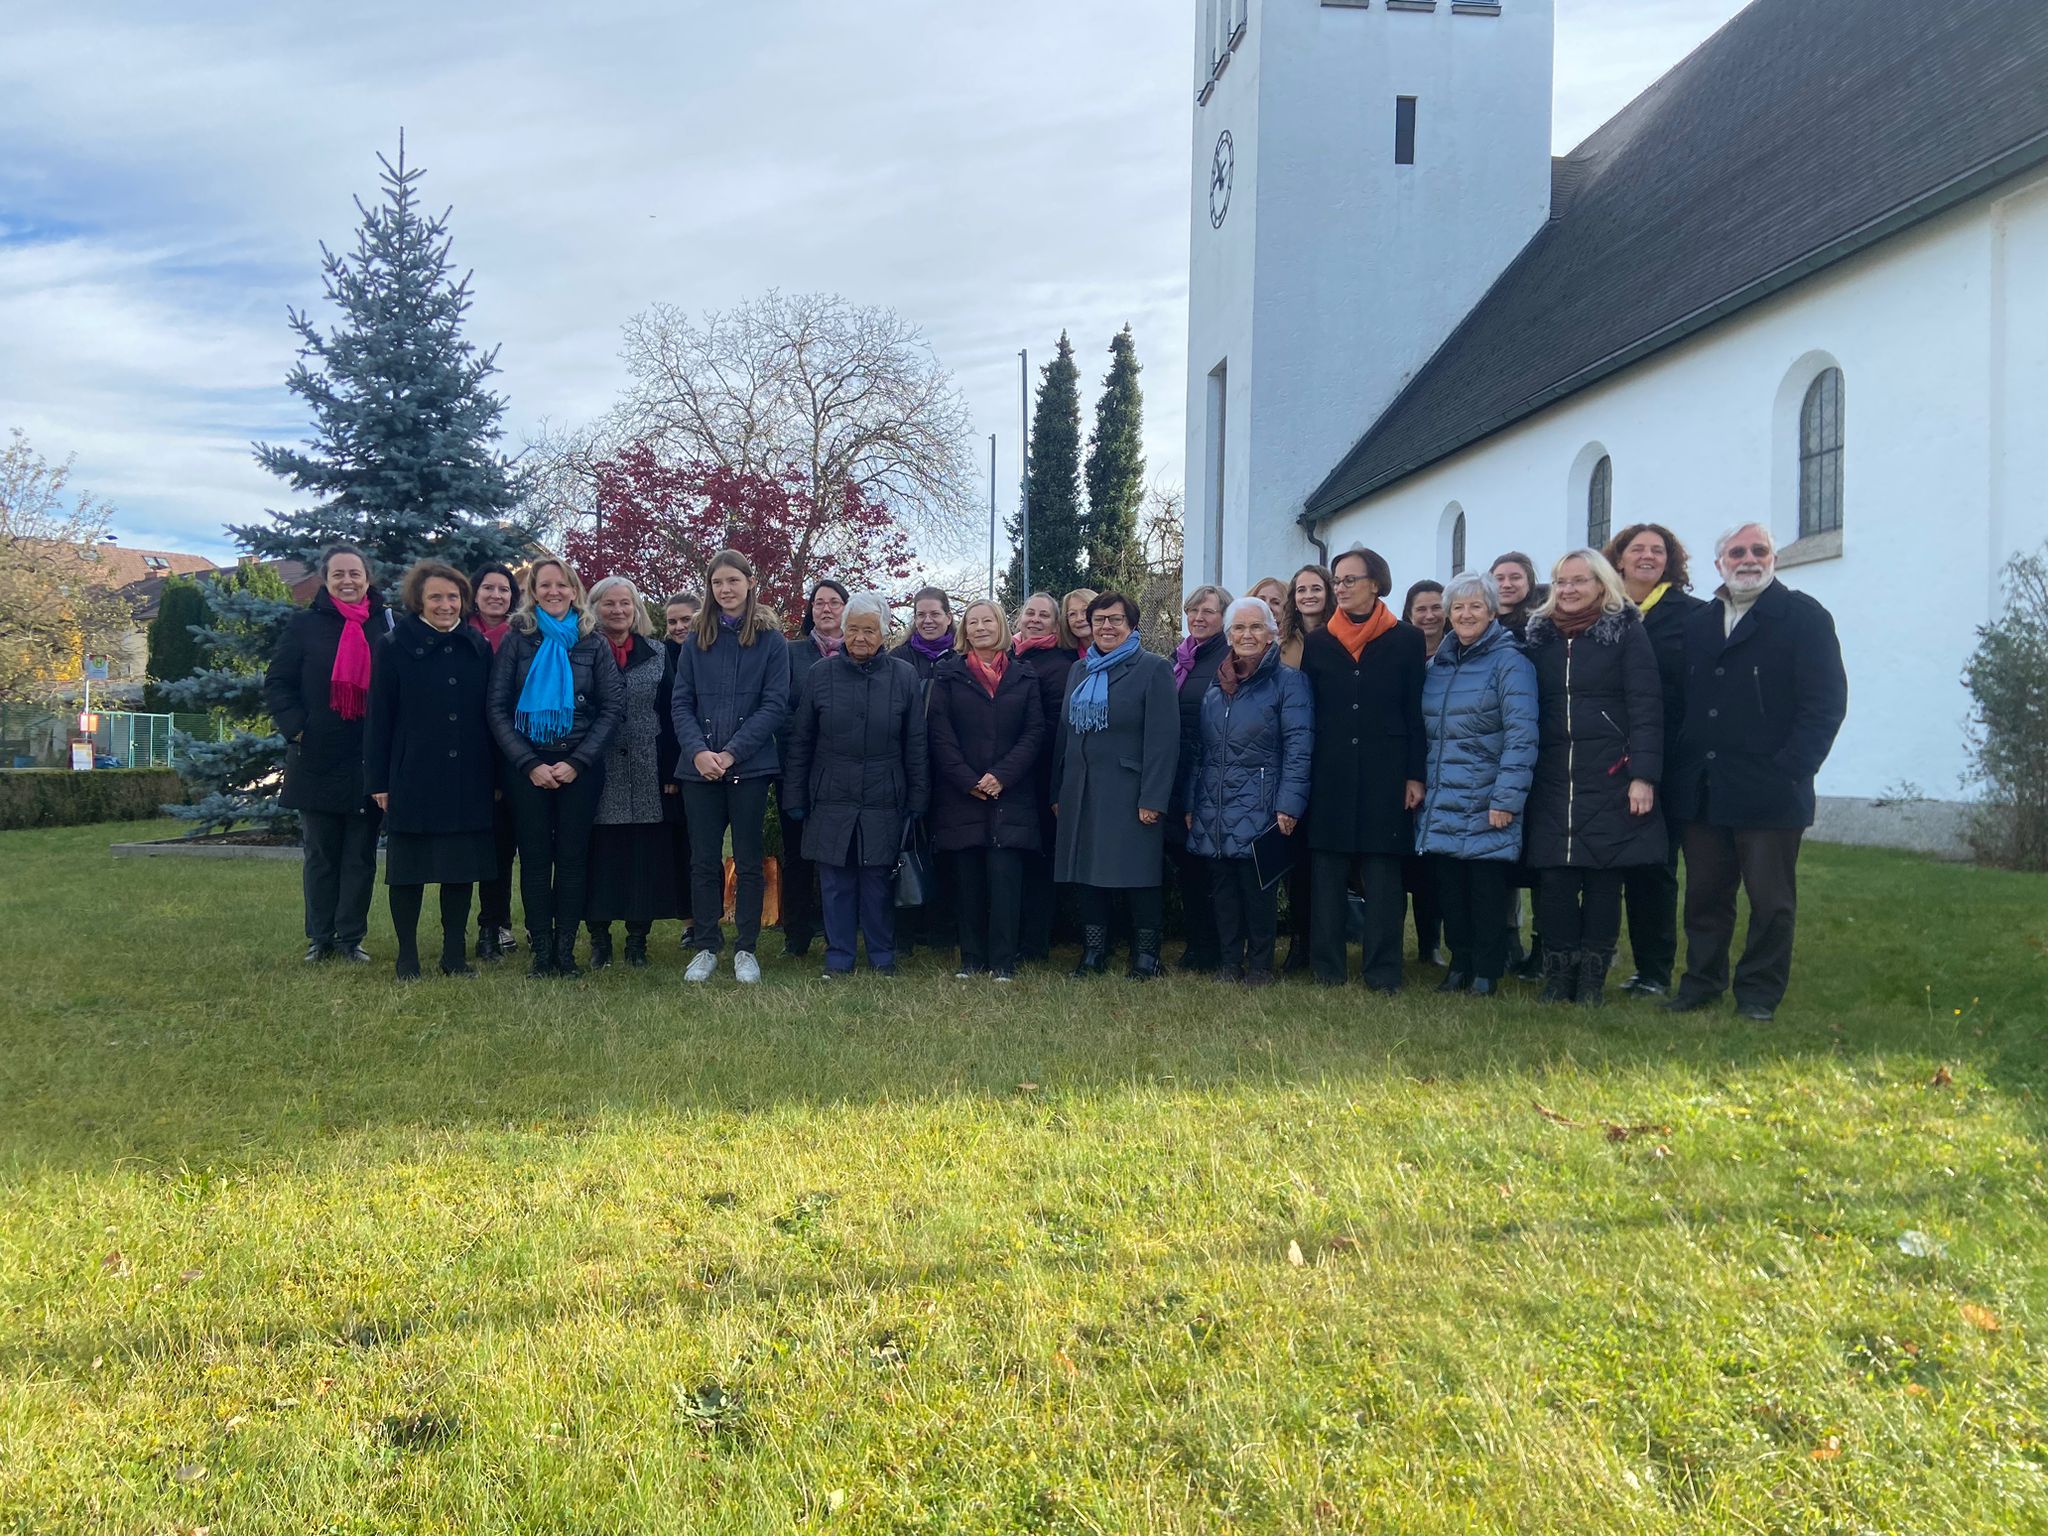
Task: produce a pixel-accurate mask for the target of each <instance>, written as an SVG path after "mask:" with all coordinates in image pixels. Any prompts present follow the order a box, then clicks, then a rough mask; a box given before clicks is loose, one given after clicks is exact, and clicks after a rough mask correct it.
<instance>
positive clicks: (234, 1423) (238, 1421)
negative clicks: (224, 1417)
mask: <svg viewBox="0 0 2048 1536" xmlns="http://www.w3.org/2000/svg"><path fill="white" fill-rule="evenodd" d="M248 1422H249V1415H247V1414H246V1413H238V1414H236V1415H235V1416H234V1417H233V1418H231V1419H229V1420H228V1421H227V1423H225V1424H223V1425H221V1427H220V1432H221V1433H222V1434H224V1435H232V1434H233V1433H234V1432H235V1431H236V1430H238V1429H240V1428H241V1427H242V1426H243V1425H244V1424H246V1423H248Z"/></svg>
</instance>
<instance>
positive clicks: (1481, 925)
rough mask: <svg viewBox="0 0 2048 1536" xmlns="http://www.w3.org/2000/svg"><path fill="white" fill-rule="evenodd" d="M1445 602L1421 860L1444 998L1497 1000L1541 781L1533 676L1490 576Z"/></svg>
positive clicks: (1431, 706)
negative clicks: (1506, 924)
mask: <svg viewBox="0 0 2048 1536" xmlns="http://www.w3.org/2000/svg"><path fill="white" fill-rule="evenodd" d="M1443 597H1444V609H1445V612H1446V615H1447V619H1448V624H1447V627H1446V628H1445V631H1444V636H1443V639H1442V641H1441V642H1440V643H1439V644H1438V645H1437V648H1436V654H1435V655H1433V656H1431V657H1430V660H1429V666H1428V668H1427V670H1425V671H1424V673H1423V677H1422V723H1423V726H1424V728H1425V729H1426V730H1427V731H1428V733H1429V766H1428V771H1427V774H1426V776H1425V777H1424V779H1423V787H1422V805H1421V808H1420V809H1419V810H1417V812H1416V813H1415V851H1416V852H1417V853H1418V854H1421V855H1422V856H1423V857H1424V858H1426V859H1427V860H1428V862H1429V874H1430V877H1431V878H1432V879H1433V880H1434V881H1435V882H1436V889H1437V907H1438V910H1439V911H1440V912H1441V913H1442V915H1443V924H1444V933H1445V935H1446V936H1447V937H1448V939H1449V940H1450V946H1451V968H1450V972H1449V974H1448V975H1446V976H1445V977H1444V979H1443V981H1442V982H1441V983H1440V984H1439V985H1438V987H1437V990H1438V991H1439V992H1463V991H1466V990H1467V989H1469V990H1471V991H1472V992H1473V993H1474V994H1476V995H1478V996H1480V997H1490V996H1492V995H1494V994H1495V993H1497V992H1498V991H1499V990H1500V981H1501V977H1502V976H1503V975H1505V974H1506V972H1507V967H1508V943H1507V938H1508V936H1507V930H1506V929H1505V928H1503V927H1502V926H1501V921H1500V914H1501V910H1502V908H1504V907H1505V906H1506V905H1507V900H1508V877H1509V875H1510V873H1511V872H1512V871H1513V869H1514V866H1515V861H1516V860H1517V859H1519V858H1520V857H1521V853H1522V812H1523V810H1524V808H1525V807H1526V805H1527V802H1528V799H1529V783H1530V780H1531V778H1532V777H1533V775H1534V773H1535V770H1536V716H1537V703H1536V669H1535V668H1534V667H1533V666H1532V665H1531V664H1530V662H1529V658H1528V657H1527V656H1525V655H1523V654H1522V647H1521V645H1520V644H1519V643H1518V642H1517V641H1516V639H1515V637H1514V636H1513V635H1512V634H1511V633H1509V631H1508V630H1507V629H1506V628H1505V627H1504V626H1503V625H1502V624H1501V623H1500V590H1499V588H1497V587H1496V586H1495V585H1494V581H1493V578H1492V577H1491V576H1481V575H1478V574H1476V573H1469V572H1468V573H1467V574H1465V575H1463V576H1454V577H1452V578H1451V582H1450V585H1449V586H1447V587H1446V588H1445V589H1444V593H1443Z"/></svg>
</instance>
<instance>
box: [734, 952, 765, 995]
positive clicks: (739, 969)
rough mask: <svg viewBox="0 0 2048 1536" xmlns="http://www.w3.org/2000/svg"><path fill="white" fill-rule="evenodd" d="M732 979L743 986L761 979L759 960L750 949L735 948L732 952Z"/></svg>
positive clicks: (750, 984)
mask: <svg viewBox="0 0 2048 1536" xmlns="http://www.w3.org/2000/svg"><path fill="white" fill-rule="evenodd" d="M732 979H733V980H734V981H737V982H738V983H739V984H740V985H741V986H745V987H751V986H752V985H753V984H754V983H755V982H757V981H759V980H760V979H761V962H760V961H758V960H756V959H755V958H754V954H753V951H752V950H747V949H736V950H734V951H733V952H732Z"/></svg>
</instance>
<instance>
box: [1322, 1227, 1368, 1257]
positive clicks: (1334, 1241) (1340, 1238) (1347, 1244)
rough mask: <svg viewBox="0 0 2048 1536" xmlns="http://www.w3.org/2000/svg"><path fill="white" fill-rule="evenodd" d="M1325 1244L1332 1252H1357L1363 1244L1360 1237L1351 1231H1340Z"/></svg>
mask: <svg viewBox="0 0 2048 1536" xmlns="http://www.w3.org/2000/svg"><path fill="white" fill-rule="evenodd" d="M1323 1246H1324V1247H1325V1248H1327V1249H1329V1250H1330V1252H1332V1253H1356V1252H1358V1250H1359V1247H1360V1246H1361V1245H1360V1243H1359V1241H1358V1239H1357V1238H1355V1237H1353V1236H1351V1235H1350V1234H1349V1233H1346V1232H1340V1233H1338V1234H1337V1235H1336V1236H1335V1237H1333V1238H1331V1239H1330V1240H1329V1241H1328V1242H1327V1243H1325V1244H1323Z"/></svg>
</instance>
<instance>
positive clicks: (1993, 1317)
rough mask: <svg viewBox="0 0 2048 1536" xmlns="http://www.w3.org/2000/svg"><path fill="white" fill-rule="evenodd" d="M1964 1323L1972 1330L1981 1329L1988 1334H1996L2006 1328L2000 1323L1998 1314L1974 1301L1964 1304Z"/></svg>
mask: <svg viewBox="0 0 2048 1536" xmlns="http://www.w3.org/2000/svg"><path fill="white" fill-rule="evenodd" d="M1963 1321H1964V1322H1966V1323H1968V1324H1969V1325H1970V1326H1971V1327H1972V1328H1981V1329H1983V1330H1984V1332H1986V1333H1996V1332H1998V1330H1999V1329H2000V1328H2001V1327H2002V1326H2004V1325H2003V1324H2001V1323H2000V1322H1999V1321H1998V1314H1997V1313H1996V1312H1994V1311H1992V1310H1991V1309H1990V1308H1989V1307H1980V1306H1978V1305H1977V1303H1976V1302H1974V1301H1966V1302H1964V1303H1963Z"/></svg>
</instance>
